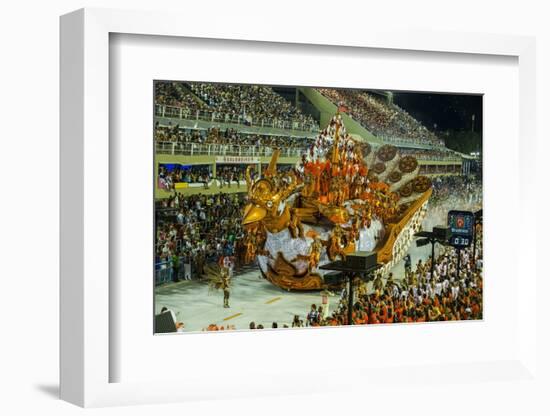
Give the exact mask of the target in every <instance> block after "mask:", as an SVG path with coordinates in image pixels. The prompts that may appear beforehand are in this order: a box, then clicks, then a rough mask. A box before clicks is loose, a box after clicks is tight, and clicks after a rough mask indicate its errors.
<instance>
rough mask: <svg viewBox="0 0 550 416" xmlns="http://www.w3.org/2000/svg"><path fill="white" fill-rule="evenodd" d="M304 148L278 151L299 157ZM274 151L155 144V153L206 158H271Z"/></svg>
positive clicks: (246, 146) (268, 147) (264, 148)
mask: <svg viewBox="0 0 550 416" xmlns="http://www.w3.org/2000/svg"><path fill="white" fill-rule="evenodd" d="M306 148H307V146H304V147H285V148H282V149H280V151H281V156H283V157H300V156H301V155H302V153H303V152H304V151H305V149H306ZM273 151H274V149H273V148H272V147H270V146H256V145H249V144H247V145H240V144H215V143H180V142H157V144H156V152H157V153H158V154H166V155H185V156H194V155H207V156H250V157H271V155H272V154H273Z"/></svg>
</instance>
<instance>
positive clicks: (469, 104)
mask: <svg viewBox="0 0 550 416" xmlns="http://www.w3.org/2000/svg"><path fill="white" fill-rule="evenodd" d="M393 94H394V103H395V104H397V105H398V106H400V107H401V108H403V109H405V110H407V111H408V112H409V114H411V115H412V116H413V117H414V118H416V119H417V120H419V121H420V122H421V123H422V124H424V125H425V126H426V127H427V128H428V129H430V130H439V131H444V130H468V131H471V129H472V115H474V116H475V121H474V131H475V132H477V133H481V132H482V96H481V95H465V94H463V95H457V94H434V93H417V92H399V91H394V92H393ZM435 126H436V127H435Z"/></svg>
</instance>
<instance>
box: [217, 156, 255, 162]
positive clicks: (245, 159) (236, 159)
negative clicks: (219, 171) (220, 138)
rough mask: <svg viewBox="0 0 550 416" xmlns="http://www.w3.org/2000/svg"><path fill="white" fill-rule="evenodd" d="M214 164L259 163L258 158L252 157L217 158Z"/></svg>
mask: <svg viewBox="0 0 550 416" xmlns="http://www.w3.org/2000/svg"><path fill="white" fill-rule="evenodd" d="M216 163H238V164H254V163H260V158H259V157H252V156H217V157H216Z"/></svg>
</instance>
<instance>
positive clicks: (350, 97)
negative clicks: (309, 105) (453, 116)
mask: <svg viewBox="0 0 550 416" xmlns="http://www.w3.org/2000/svg"><path fill="white" fill-rule="evenodd" d="M319 92H320V93H321V94H323V95H324V96H325V97H327V98H328V99H329V100H331V101H332V102H333V103H335V104H337V105H338V106H340V107H345V112H346V113H347V114H349V115H350V116H351V117H352V118H353V119H354V120H356V121H358V122H359V123H360V124H361V125H362V126H363V127H365V128H366V129H367V130H369V131H370V132H371V133H373V134H374V135H376V136H379V137H381V138H382V139H387V140H388V141H392V140H398V141H399V140H403V139H405V140H406V141H407V142H409V143H411V142H412V143H416V144H429V145H435V146H441V140H440V139H439V138H438V137H437V136H436V135H435V134H434V133H433V132H431V131H429V130H428V129H427V128H426V127H425V126H424V125H422V124H421V123H420V122H419V121H418V120H416V119H415V118H414V117H412V116H411V115H410V114H409V113H408V112H406V111H405V110H403V109H402V108H400V107H398V106H397V105H395V104H392V103H388V102H387V101H386V100H384V99H382V98H379V97H377V96H375V95H374V94H372V93H369V92H365V91H358V90H338V89H332V88H320V89H319Z"/></svg>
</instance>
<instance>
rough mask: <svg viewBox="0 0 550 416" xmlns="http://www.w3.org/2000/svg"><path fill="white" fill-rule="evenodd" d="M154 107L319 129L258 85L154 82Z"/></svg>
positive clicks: (187, 114) (315, 123)
mask: <svg viewBox="0 0 550 416" xmlns="http://www.w3.org/2000/svg"><path fill="white" fill-rule="evenodd" d="M155 104H157V105H166V106H171V107H178V108H179V109H181V111H182V115H183V116H184V118H189V117H191V116H193V117H194V116H196V114H197V112H199V111H200V112H201V113H203V115H204V116H207V117H211V118H212V119H213V120H217V121H224V120H225V121H227V122H235V121H237V122H239V124H240V123H244V124H254V125H263V124H267V125H270V126H273V127H279V128H297V129H301V130H317V129H318V128H319V124H318V123H317V121H315V119H313V117H311V116H310V115H309V114H304V113H302V112H301V111H300V110H299V109H298V108H297V107H295V106H293V105H292V104H291V103H290V102H289V101H287V100H286V99H284V98H283V97H282V96H281V95H279V94H277V93H276V92H275V91H274V90H273V89H272V88H270V87H267V86H262V85H238V84H214V83H197V82H190V83H183V82H172V81H158V82H156V83H155ZM178 114H179V110H178Z"/></svg>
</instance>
